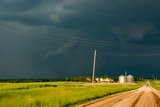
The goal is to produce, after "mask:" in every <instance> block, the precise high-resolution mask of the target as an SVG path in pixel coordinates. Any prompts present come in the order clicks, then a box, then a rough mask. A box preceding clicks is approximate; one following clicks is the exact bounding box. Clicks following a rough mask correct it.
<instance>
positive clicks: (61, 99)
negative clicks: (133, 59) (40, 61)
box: [0, 82, 142, 107]
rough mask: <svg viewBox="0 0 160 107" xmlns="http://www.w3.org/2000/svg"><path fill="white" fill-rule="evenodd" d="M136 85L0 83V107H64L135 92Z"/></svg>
mask: <svg viewBox="0 0 160 107" xmlns="http://www.w3.org/2000/svg"><path fill="white" fill-rule="evenodd" d="M140 86H142V83H137V84H130V85H129V84H128V85H121V84H95V85H94V86H92V85H91V84H90V83H79V82H77V83H76V82H44V83H43V82H41V83H0V107H66V106H75V105H77V104H81V103H85V102H87V101H90V100H94V99H97V98H100V97H104V96H106V95H111V94H114V93H118V92H123V91H127V90H132V89H136V88H138V87H140Z"/></svg>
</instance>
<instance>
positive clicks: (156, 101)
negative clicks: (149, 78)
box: [77, 82, 160, 107]
mask: <svg viewBox="0 0 160 107" xmlns="http://www.w3.org/2000/svg"><path fill="white" fill-rule="evenodd" d="M77 107H160V92H159V91H158V90H155V89H154V88H152V87H151V86H150V85H149V82H148V83H146V84H145V85H144V86H143V87H141V88H139V89H136V90H133V91H128V92H123V93H119V94H114V95H111V96H107V97H104V98H101V99H98V100H95V101H92V102H89V103H87V104H82V105H79V106H77Z"/></svg>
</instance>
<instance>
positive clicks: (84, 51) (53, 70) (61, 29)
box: [0, 0, 160, 79]
mask: <svg viewBox="0 0 160 107" xmlns="http://www.w3.org/2000/svg"><path fill="white" fill-rule="evenodd" d="M159 5H160V1H159V0H0V79H24V78H25V79H45V78H47V79H48V78H63V77H71V76H90V75H92V66H93V53H94V50H95V49H96V50H97V61H96V76H103V75H107V76H118V75H121V74H124V72H125V71H127V72H128V74H132V75H134V76H139V77H153V76H155V77H160V60H159V59H160V6H159Z"/></svg>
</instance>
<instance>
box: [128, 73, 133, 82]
mask: <svg viewBox="0 0 160 107" xmlns="http://www.w3.org/2000/svg"><path fill="white" fill-rule="evenodd" d="M133 82H134V77H133V76H132V75H128V76H127V83H133Z"/></svg>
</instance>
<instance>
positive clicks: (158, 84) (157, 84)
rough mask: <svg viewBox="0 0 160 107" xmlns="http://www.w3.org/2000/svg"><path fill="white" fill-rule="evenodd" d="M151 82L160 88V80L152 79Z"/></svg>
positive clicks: (153, 85) (154, 86) (156, 87)
mask: <svg viewBox="0 0 160 107" xmlns="http://www.w3.org/2000/svg"><path fill="white" fill-rule="evenodd" d="M150 84H151V86H152V87H153V88H155V89H157V90H160V80H155V81H154V80H152V81H150Z"/></svg>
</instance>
